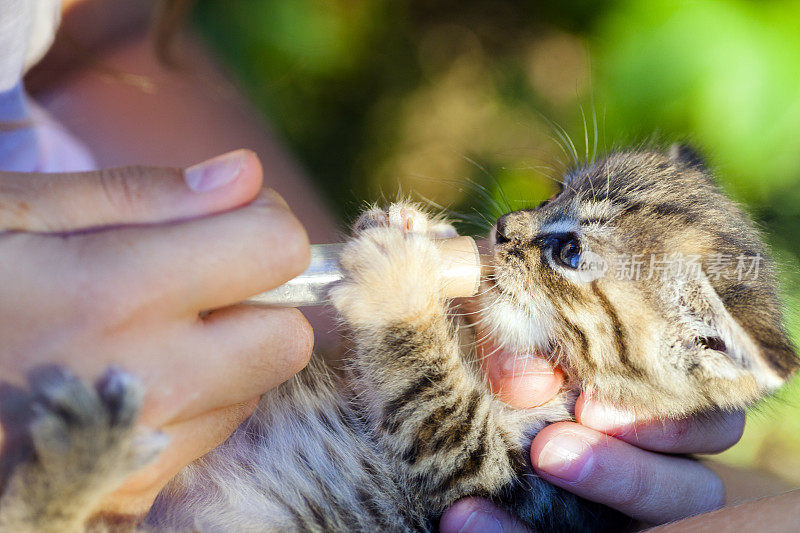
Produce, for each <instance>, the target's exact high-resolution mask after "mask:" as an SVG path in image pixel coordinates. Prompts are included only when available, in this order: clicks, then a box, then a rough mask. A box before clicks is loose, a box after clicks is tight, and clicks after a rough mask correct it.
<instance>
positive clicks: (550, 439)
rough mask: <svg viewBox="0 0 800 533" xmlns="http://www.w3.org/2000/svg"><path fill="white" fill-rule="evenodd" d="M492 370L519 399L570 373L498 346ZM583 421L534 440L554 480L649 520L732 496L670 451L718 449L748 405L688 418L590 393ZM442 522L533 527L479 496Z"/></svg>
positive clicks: (505, 391) (579, 411) (484, 528)
mask: <svg viewBox="0 0 800 533" xmlns="http://www.w3.org/2000/svg"><path fill="white" fill-rule="evenodd" d="M482 360H484V361H485V362H484V370H485V372H486V374H487V376H488V378H489V381H490V383H491V384H492V388H493V390H494V391H495V392H496V393H497V394H498V396H499V397H500V398H501V399H502V400H503V401H505V402H506V403H509V404H510V405H513V406H515V407H521V408H522V407H534V406H536V405H540V404H542V403H544V402H546V401H547V400H549V399H551V398H552V397H553V396H554V395H555V393H556V392H557V391H558V390H559V388H560V387H561V385H562V382H563V376H562V374H561V373H560V371H558V370H557V369H556V370H554V369H553V368H552V366H551V365H550V364H549V363H548V362H547V361H546V360H544V359H542V358H538V357H532V358H529V359H527V360H524V359H523V360H520V359H519V358H515V357H514V356H513V354H506V353H504V352H502V351H500V352H498V353H490V354H489V357H487V358H486V359H483V358H482ZM575 418H576V420H577V423H575V422H559V423H556V424H551V425H550V426H547V427H545V428H544V429H543V430H542V431H541V432H539V434H538V435H537V436H536V438H535V439H534V440H533V444H532V446H531V463H532V465H533V467H534V469H535V471H536V473H537V474H538V475H539V476H541V477H542V478H543V479H545V480H547V481H549V482H550V483H552V484H554V485H557V486H559V487H562V488H564V489H566V490H568V491H570V492H573V493H575V494H577V495H579V496H581V497H583V498H586V499H588V500H593V501H596V502H600V503H603V504H605V505H608V506H609V507H612V508H614V509H617V510H619V511H621V512H623V513H625V514H627V515H629V516H631V517H633V518H635V519H637V520H640V521H642V522H645V523H648V524H662V523H665V522H669V521H673V520H679V519H681V518H685V517H687V516H691V515H694V514H698V513H702V512H706V511H710V510H713V509H716V508H718V507H720V506H721V505H722V504H723V503H724V497H725V491H724V487H723V485H722V482H721V480H720V479H719V477H718V476H717V475H716V474H715V473H714V472H712V471H711V470H710V469H708V468H707V467H705V466H704V465H702V464H700V463H698V462H697V461H694V460H691V459H687V458H683V457H675V456H672V455H669V454H690V453H717V452H721V451H723V450H725V449H727V448H728V447H730V446H732V445H733V444H735V443H736V442H737V441H738V440H739V438H740V437H741V435H742V431H743V430H744V413H743V412H741V411H736V412H729V413H715V414H713V415H708V416H703V417H694V418H686V419H682V420H657V421H654V420H643V419H637V418H636V417H635V416H634V415H633V414H632V413H625V412H620V411H618V410H616V409H614V408H612V407H611V406H608V405H603V404H601V403H599V402H596V401H593V400H589V399H587V398H586V397H585V396H584V395H581V396H580V397H579V398H578V401H577V404H576V406H575ZM440 526H441V530H442V532H443V533H449V532H455V531H459V532H469V531H481V532H489V531H505V532H506V533H508V532H510V531H527V528H526V527H525V526H523V525H522V524H520V523H519V522H517V521H516V520H515V519H514V518H512V517H511V516H510V515H508V513H506V512H505V511H503V510H501V509H499V508H497V507H496V506H494V505H493V504H492V503H491V502H489V501H487V500H483V499H479V498H465V499H462V500H460V501H459V502H457V503H456V504H455V505H453V506H452V507H451V508H450V509H448V510H447V511H446V512H445V514H444V515H443V516H442V519H441V523H440Z"/></svg>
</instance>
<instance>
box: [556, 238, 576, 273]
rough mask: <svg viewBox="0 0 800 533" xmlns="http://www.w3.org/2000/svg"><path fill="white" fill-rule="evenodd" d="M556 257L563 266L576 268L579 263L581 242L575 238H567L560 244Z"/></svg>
mask: <svg viewBox="0 0 800 533" xmlns="http://www.w3.org/2000/svg"><path fill="white" fill-rule="evenodd" d="M557 257H558V262H559V263H561V264H562V265H563V266H565V267H569V268H578V267H579V266H580V264H581V243H579V242H578V240H577V239H575V238H571V239H569V240H568V241H566V242H565V243H563V244H562V245H561V250H559V252H558V256H557Z"/></svg>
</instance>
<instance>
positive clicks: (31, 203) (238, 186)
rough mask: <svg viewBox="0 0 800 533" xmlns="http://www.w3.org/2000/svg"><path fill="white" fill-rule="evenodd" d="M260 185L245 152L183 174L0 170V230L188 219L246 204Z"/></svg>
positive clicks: (255, 165)
mask: <svg viewBox="0 0 800 533" xmlns="http://www.w3.org/2000/svg"><path fill="white" fill-rule="evenodd" d="M261 180H262V173H261V163H260V162H259V161H258V157H256V155H255V154H254V153H253V152H251V151H249V150H236V151H234V152H229V153H227V154H224V155H220V156H217V157H215V158H213V159H209V160H207V161H204V162H202V163H199V164H197V165H194V166H191V167H189V168H187V169H185V170H181V169H177V168H162V167H145V166H129V167H120V168H111V169H101V170H97V171H93V172H75V173H64V174H47V173H23V172H0V231H2V230H17V231H30V232H52V233H58V232H71V231H77V230H82V229H88V228H96V227H102V226H112V225H114V226H116V225H124V224H151V223H158V222H167V221H173V220H180V219H186V218H192V217H196V216H202V215H206V214H211V213H216V212H220V211H224V210H227V209H232V208H235V207H238V206H240V205H243V204H245V203H247V202H249V201H251V200H252V199H253V198H255V196H256V194H257V193H258V191H259V189H260V188H261Z"/></svg>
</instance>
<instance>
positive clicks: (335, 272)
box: [245, 237, 481, 307]
mask: <svg viewBox="0 0 800 533" xmlns="http://www.w3.org/2000/svg"><path fill="white" fill-rule="evenodd" d="M433 242H434V243H436V244H437V245H438V246H439V248H440V249H441V252H442V254H441V255H442V270H441V272H442V276H443V278H444V282H445V296H447V297H448V298H457V297H462V296H472V295H473V294H475V293H476V292H477V291H478V286H479V285H480V276H481V259H480V255H479V254H478V247H477V246H476V244H475V241H474V240H473V239H472V238H471V237H455V238H453V239H441V240H436V241H433ZM344 247H345V245H344V244H342V243H337V244H315V245H312V246H311V261H310V262H309V265H308V268H307V269H306V270H305V272H303V273H302V274H300V275H299V276H297V277H296V278H294V279H292V280H290V281H288V282H286V283H284V284H283V285H281V286H280V287H276V288H274V289H272V290H269V291H267V292H264V293H261V294H259V295H257V296H253V297H252V298H249V299H247V300H245V303H249V304H255V305H265V306H271V307H303V306H310V305H322V304H324V303H325V302H326V301H327V297H328V290H329V289H330V287H331V285H332V284H333V283H336V282H337V281H339V280H341V279H342V277H343V274H342V270H341V267H340V266H339V257H340V255H341V253H342V250H343V249H344Z"/></svg>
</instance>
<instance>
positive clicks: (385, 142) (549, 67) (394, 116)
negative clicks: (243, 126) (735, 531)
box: [193, 0, 800, 485]
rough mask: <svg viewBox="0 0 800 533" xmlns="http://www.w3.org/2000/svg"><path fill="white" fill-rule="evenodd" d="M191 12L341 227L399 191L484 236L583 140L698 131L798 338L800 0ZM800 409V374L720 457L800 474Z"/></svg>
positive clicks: (568, 0) (540, 190) (403, 0)
mask: <svg viewBox="0 0 800 533" xmlns="http://www.w3.org/2000/svg"><path fill="white" fill-rule="evenodd" d="M193 17H194V24H195V25H196V26H197V27H198V28H199V29H200V31H201V33H202V34H203V35H204V36H205V37H206V38H207V40H208V41H209V42H210V43H211V44H212V47H213V48H214V49H215V50H216V52H217V53H218V54H219V55H220V57H221V58H222V60H223V62H224V63H225V64H227V65H228V67H229V68H230V69H231V71H232V73H233V74H234V75H235V76H236V77H238V78H239V80H240V81H241V83H242V85H243V86H244V88H245V89H246V91H247V92H248V93H249V96H250V97H251V98H252V100H253V101H255V102H256V103H257V105H258V106H259V107H260V108H261V109H262V110H263V112H264V114H265V115H266V116H268V117H269V119H270V121H271V122H272V123H273V124H274V125H275V126H276V127H277V128H278V129H279V131H280V132H281V133H282V135H283V137H284V138H285V140H286V142H287V143H288V144H289V145H290V147H291V148H292V149H293V151H294V153H295V154H296V155H297V157H298V158H299V159H300V160H301V161H302V163H303V164H304V165H305V167H306V169H307V171H308V173H309V175H310V176H311V177H312V179H314V180H315V181H316V183H318V185H319V187H320V188H321V189H322V190H323V191H325V192H326V193H327V195H328V198H329V199H330V202H331V205H332V206H335V208H336V209H338V210H339V213H340V215H341V216H342V217H343V220H344V219H347V217H350V216H352V214H353V213H354V212H355V211H356V210H358V209H359V208H360V206H361V205H363V202H364V201H365V200H376V199H380V198H381V197H383V198H395V197H396V196H397V194H398V193H402V194H407V195H412V196H414V197H416V198H420V199H427V200H430V201H432V202H435V203H437V204H440V205H442V206H445V207H448V208H450V209H452V210H454V211H456V212H459V213H462V214H463V217H462V218H463V220H464V225H463V227H462V229H464V230H465V231H467V232H470V231H473V232H478V231H483V230H482V229H481V220H483V217H486V218H489V219H491V218H492V217H494V216H495V215H496V213H494V212H493V210H492V207H491V202H489V201H488V200H487V199H486V198H484V196H486V195H489V196H491V197H493V198H494V199H496V200H498V201H500V202H504V201H505V200H504V199H503V194H505V196H506V197H507V198H508V199H509V202H510V204H511V206H512V207H514V208H518V207H523V206H527V205H536V204H538V203H539V202H540V201H541V200H543V199H545V198H547V197H548V196H550V195H551V194H552V193H553V192H554V191H555V190H556V182H555V179H556V178H557V177H558V175H559V174H560V173H561V172H562V171H563V169H564V165H568V164H569V163H570V161H571V160H572V157H573V154H572V152H573V150H574V152H576V153H577V155H578V156H579V157H580V158H581V159H585V158H586V157H587V155H588V156H589V157H591V156H592V154H593V152H594V151H595V150H597V151H598V152H600V153H602V152H603V151H605V150H608V149H610V148H613V147H615V146H620V145H626V144H632V143H642V142H645V143H650V142H656V143H660V144H664V145H668V144H669V143H670V142H672V141H675V140H681V141H690V142H691V143H693V144H694V145H695V146H697V147H699V148H700V149H701V151H702V152H704V153H705V154H706V156H707V160H708V162H709V163H710V164H711V165H712V167H713V168H715V169H716V171H717V173H718V175H719V178H720V181H721V183H722V184H723V185H724V187H725V188H726V189H727V190H728V191H729V192H730V193H731V194H732V195H733V196H734V197H735V198H736V199H737V200H739V201H741V202H743V203H744V204H746V205H747V206H748V207H749V208H750V210H751V212H752V213H753V214H754V216H755V217H756V219H757V220H758V222H759V223H760V224H761V226H762V227H763V229H764V231H765V233H766V235H767V238H768V240H769V241H770V243H771V245H772V247H773V249H774V252H775V255H776V256H777V258H778V260H779V263H780V264H781V267H782V281H783V290H784V295H785V302H786V304H787V308H788V315H789V325H790V329H791V331H792V333H793V337H794V339H795V341H796V342H797V341H800V312H799V311H800V282H799V281H798V265H799V264H800V262H799V261H798V257H800V235H798V231H799V230H800V207H798V203H799V202H800V3H798V2H794V1H752V2H745V1H725V2H722V1H719V2H715V1H702V0H696V1H692V2H678V1H669V0H646V1H638V2H625V1H606V2H603V1H578V0H563V1H561V2H512V1H501V0H495V1H488V0H458V1H456V0H445V1H437V2H431V1H429V0H362V1H358V0H269V1H236V2H219V1H216V0H205V1H201V2H199V4H198V5H197V7H196V9H195V11H194V14H193ZM567 136H568V137H567ZM573 145H574V147H573ZM501 191H502V192H501ZM799 406H800V387H799V386H793V387H790V389H789V390H788V391H786V392H785V393H784V394H783V395H782V396H781V397H780V398H779V399H776V400H771V401H769V402H768V403H767V404H765V405H764V406H762V408H761V409H759V410H758V411H757V412H754V413H752V414H751V415H750V418H749V423H748V427H747V430H746V434H745V437H744V438H743V440H742V442H741V443H740V444H739V445H737V446H736V447H734V448H733V449H732V450H730V451H728V452H726V453H725V454H723V455H722V459H723V460H724V461H728V462H730V463H733V464H737V465H751V466H757V467H760V468H763V469H766V470H768V471H770V472H772V473H774V474H777V475H779V476H781V477H783V478H785V479H786V480H787V481H789V482H791V483H792V484H795V485H800V407H799Z"/></svg>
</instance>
